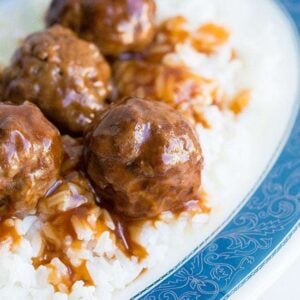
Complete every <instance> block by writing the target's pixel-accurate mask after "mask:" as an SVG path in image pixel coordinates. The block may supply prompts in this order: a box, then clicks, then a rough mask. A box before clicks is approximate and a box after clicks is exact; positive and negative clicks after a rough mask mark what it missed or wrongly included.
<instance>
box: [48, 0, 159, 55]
mask: <svg viewBox="0 0 300 300" xmlns="http://www.w3.org/2000/svg"><path fill="white" fill-rule="evenodd" d="M155 11H156V7H155V2H154V0H53V1H52V4H51V6H50V8H49V11H48V14H47V18H46V22H47V24H48V26H51V25H53V24H56V23H59V24H62V25H63V26H66V27H69V28H71V29H72V30H74V31H75V32H77V33H78V35H79V36H80V37H82V38H84V39H87V40H89V41H93V42H94V43H95V44H96V45H97V46H98V47H99V48H100V49H101V51H102V52H103V53H104V54H105V55H118V54H120V53H122V52H128V51H133V52H136V51H141V50H143V49H144V48H145V47H146V46H147V45H149V44H150V42H151V41H152V39H153V37H154V32H155V28H154V19H155Z"/></svg>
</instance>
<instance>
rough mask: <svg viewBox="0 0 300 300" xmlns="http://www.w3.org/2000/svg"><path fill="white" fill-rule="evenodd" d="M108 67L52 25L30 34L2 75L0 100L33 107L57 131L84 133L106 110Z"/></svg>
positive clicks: (89, 48)
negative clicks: (30, 104) (35, 105)
mask: <svg viewBox="0 0 300 300" xmlns="http://www.w3.org/2000/svg"><path fill="white" fill-rule="evenodd" d="M109 78H110V67H109V66H108V64H107V63H106V61H105V60H104V58H103V57H102V55H101V53H100V52H99V50H98V48H97V47H96V46H95V45H94V44H91V43H88V42H86V41H83V40H80V39H79V38H77V37H76V36H75V35H74V34H73V33H72V32H71V31H70V30H69V29H65V28H63V27H61V26H54V27H53V28H50V29H48V30H46V31H42V32H38V33H34V34H32V35H30V36H29V37H28V38H27V39H26V40H25V41H24V43H23V45H22V46H21V47H20V48H19V49H18V50H17V51H16V53H15V55H14V57H13V59H12V64H11V66H10V67H8V68H6V69H5V70H4V72H3V78H2V81H3V97H4V99H5V100H8V101H11V102H14V103H18V104H20V103H22V102H23V100H24V99H26V100H29V101H31V102H34V103H35V104H37V105H38V106H39V107H40V109H41V110H42V111H43V112H44V113H45V115H46V116H47V117H48V118H49V119H50V120H51V121H52V122H53V123H55V124H56V125H57V126H58V127H60V128H61V129H63V130H65V131H68V132H69V131H70V132H73V133H81V132H83V131H84V130H85V129H86V128H87V127H88V126H89V125H90V123H91V122H92V120H93V118H94V116H95V114H97V113H98V112H99V111H101V110H102V109H103V108H104V106H105V98H106V96H107V95H108V92H109V86H110V84H109Z"/></svg>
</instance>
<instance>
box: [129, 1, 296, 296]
mask: <svg viewBox="0 0 300 300" xmlns="http://www.w3.org/2000/svg"><path fill="white" fill-rule="evenodd" d="M277 2H278V5H279V6H281V8H282V10H283V11H284V12H285V13H286V14H287V15H288V16H290V17H292V19H293V21H292V20H291V22H292V23H295V25H294V26H297V28H298V29H300V2H299V1H298V0H281V1H277ZM296 30H297V29H296V28H295V31H296ZM297 102H299V101H297ZM291 128H292V130H291ZM279 148H280V149H278V151H277V153H280V155H279V157H278V159H277V160H276V162H275V163H273V164H272V163H270V164H269V166H268V168H267V170H266V172H265V175H263V176H262V178H261V182H260V183H259V184H258V185H257V186H256V187H255V188H254V189H253V190H252V191H251V192H250V194H249V195H248V197H246V199H244V201H243V202H242V204H241V205H240V206H239V207H238V208H237V209H236V210H235V211H234V212H233V214H232V215H231V217H230V218H228V219H227V220H226V221H225V223H224V224H223V225H222V226H221V227H220V228H219V229H218V230H217V231H216V232H215V233H214V234H213V235H211V236H210V237H209V238H208V239H207V240H205V241H204V242H203V243H202V244H201V245H199V247H197V248H196V249H195V250H194V251H193V252H192V253H191V254H190V255H189V256H188V257H187V258H185V259H184V260H183V261H182V262H181V263H180V264H178V265H177V266H176V267H175V268H174V269H172V270H171V271H170V272H168V273H167V274H166V275H165V276H163V277H162V278H160V279H159V280H157V281H156V282H155V283H154V284H152V285H151V286H149V287H148V288H147V289H145V290H143V291H142V292H141V293H139V294H137V295H136V296H135V297H134V299H143V300H154V299H157V300H159V299H161V300H163V299H164V300H165V299H168V300H171V299H174V300H175V299H185V300H188V299H226V298H228V297H230V296H231V295H232V294H233V293H234V292H235V291H236V290H238V289H239V288H240V287H241V286H242V285H243V284H244V283H246V282H247V281H248V280H249V279H250V278H251V277H252V276H254V275H255V274H256V273H257V272H258V271H259V270H260V269H261V268H263V267H264V265H265V264H266V263H267V262H268V261H270V260H271V259H272V257H273V256H274V255H275V254H276V253H277V252H278V251H280V249H281V248H282V247H283V246H284V245H285V244H286V243H287V241H288V240H289V239H290V238H291V236H292V235H293V234H294V233H295V232H296V230H297V228H299V225H300V200H299V199H300V198H299V197H300V184H299V182H300V114H299V106H298V105H296V107H295V109H294V116H293V117H292V118H291V122H290V129H288V130H287V131H286V133H285V142H283V143H282V144H281V146H279Z"/></svg>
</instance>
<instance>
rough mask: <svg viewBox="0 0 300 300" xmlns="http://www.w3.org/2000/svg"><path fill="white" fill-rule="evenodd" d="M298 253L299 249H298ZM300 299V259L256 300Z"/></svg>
mask: <svg viewBox="0 0 300 300" xmlns="http://www.w3.org/2000/svg"><path fill="white" fill-rule="evenodd" d="M298 251H299V252H300V249H298ZM282 299H289V300H299V299H300V257H299V258H298V259H297V260H296V261H295V263H293V264H292V265H291V266H290V267H289V268H288V269H287V270H286V271H285V272H284V274H282V276H280V278H279V279H278V280H276V282H274V284H273V285H272V286H271V287H270V288H269V289H268V290H267V291H266V292H265V293H264V294H263V295H262V296H261V297H259V298H258V300H282Z"/></svg>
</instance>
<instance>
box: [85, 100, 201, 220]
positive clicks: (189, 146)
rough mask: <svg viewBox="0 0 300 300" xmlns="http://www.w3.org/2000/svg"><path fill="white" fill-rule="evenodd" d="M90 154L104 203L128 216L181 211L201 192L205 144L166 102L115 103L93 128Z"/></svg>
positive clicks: (89, 161)
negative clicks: (201, 142) (203, 147)
mask: <svg viewBox="0 0 300 300" xmlns="http://www.w3.org/2000/svg"><path fill="white" fill-rule="evenodd" d="M84 152H85V153H84V156H85V164H86V170H87V173H88V175H89V176H90V178H91V180H92V182H93V184H94V187H95V190H96V191H97V193H98V195H99V196H100V199H101V200H102V201H104V204H105V205H108V206H111V208H112V209H113V210H114V211H116V212H117V213H119V214H121V215H122V216H124V217H128V218H148V217H154V216H157V215H158V214H160V213H161V212H163V211H167V210H177V209H181V208H183V207H184V205H185V203H186V202H187V201H189V200H192V199H196V197H197V194H198V192H199V187H200V181H201V167H202V154H201V149H200V145H199V142H198V140H197V137H196V135H195V133H194V131H193V130H192V128H191V127H190V125H189V124H188V123H187V121H185V119H183V118H182V117H181V115H179V114H178V113H177V112H176V111H175V110H173V109H172V108H170V107H169V106H168V105H166V104H164V103H159V102H152V101H148V100H143V99H140V98H134V97H132V98H125V99H124V100H122V101H120V102H118V103H116V104H113V105H112V106H111V108H110V109H108V110H106V111H105V112H103V113H102V114H101V115H100V116H99V119H98V118H97V120H96V121H95V123H94V124H93V127H92V129H91V131H90V132H89V133H88V134H87V137H86V146H85V150H84Z"/></svg>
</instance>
